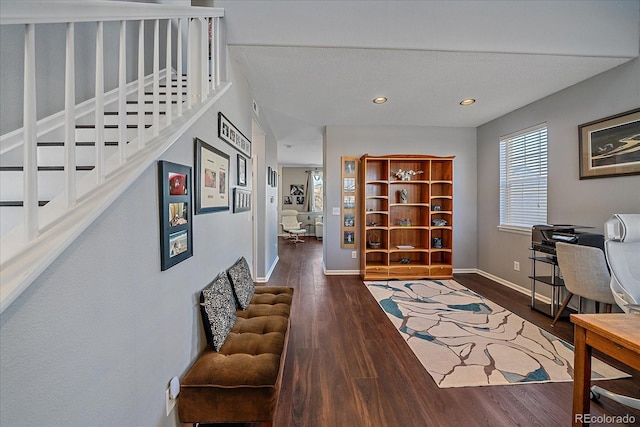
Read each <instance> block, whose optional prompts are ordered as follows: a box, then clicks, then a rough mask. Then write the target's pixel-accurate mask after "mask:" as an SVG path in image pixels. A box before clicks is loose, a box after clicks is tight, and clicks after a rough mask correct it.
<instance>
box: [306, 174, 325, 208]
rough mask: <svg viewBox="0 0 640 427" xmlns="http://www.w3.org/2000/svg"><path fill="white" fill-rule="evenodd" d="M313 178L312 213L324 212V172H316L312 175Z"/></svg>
mask: <svg viewBox="0 0 640 427" xmlns="http://www.w3.org/2000/svg"><path fill="white" fill-rule="evenodd" d="M312 176H313V198H312V201H313V204H312V205H311V206H310V209H309V210H310V211H311V212H322V209H323V200H324V199H323V197H322V193H323V182H322V172H321V171H320V172H317V171H314V172H313V173H312Z"/></svg>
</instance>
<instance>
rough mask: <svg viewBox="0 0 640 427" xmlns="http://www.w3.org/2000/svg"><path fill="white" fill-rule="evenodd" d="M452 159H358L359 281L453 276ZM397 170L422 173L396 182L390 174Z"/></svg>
mask: <svg viewBox="0 0 640 427" xmlns="http://www.w3.org/2000/svg"><path fill="white" fill-rule="evenodd" d="M453 159H454V157H453V156H450V157H436V156H425V155H388V156H370V155H364V156H362V157H361V158H360V183H361V189H360V192H359V194H360V203H359V206H360V212H361V216H360V217H361V221H360V230H361V232H360V235H361V236H362V238H361V239H360V274H361V276H362V277H363V279H365V280H383V279H385V280H386V279H415V278H434V279H436V278H437V279H446V278H451V277H453ZM399 170H403V171H409V170H412V171H415V172H417V171H422V173H419V174H416V175H412V176H410V179H409V180H402V179H400V178H397V177H396V175H395V172H397V171H399ZM403 190H404V193H405V194H404V197H403V196H402V195H401V193H402V192H403Z"/></svg>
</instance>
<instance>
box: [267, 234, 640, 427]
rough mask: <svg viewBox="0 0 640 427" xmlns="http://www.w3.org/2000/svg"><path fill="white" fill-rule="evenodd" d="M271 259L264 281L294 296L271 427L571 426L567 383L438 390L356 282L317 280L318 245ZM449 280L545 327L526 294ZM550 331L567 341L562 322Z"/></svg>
mask: <svg viewBox="0 0 640 427" xmlns="http://www.w3.org/2000/svg"><path fill="white" fill-rule="evenodd" d="M279 256H280V261H279V263H278V265H277V267H276V269H275V271H274V273H273V275H272V276H271V279H270V280H269V282H268V285H286V286H291V287H294V288H295V294H294V305H293V311H292V315H291V335H290V342H289V348H288V353H287V361H286V367H285V373H284V379H283V386H282V390H281V393H280V401H279V404H278V408H277V411H276V419H275V422H274V425H275V426H331V427H333V426H372V427H374V426H375V427H378V426H398V427H407V426H425V425H429V426H452V425H467V426H473V425H486V426H513V425H522V426H531V425H540V426H561V425H569V424H570V418H571V394H572V384H571V383H547V384H527V385H512V386H491V387H469V388H449V389H439V388H438V387H437V386H436V385H435V383H434V382H433V380H432V379H431V377H430V376H429V374H428V373H427V372H426V371H425V370H424V369H423V368H422V366H421V365H420V363H419V362H418V360H417V359H416V358H415V356H414V355H413V353H412V352H411V351H410V350H409V348H408V346H407V345H406V343H405V342H404V341H403V340H402V338H401V337H400V335H399V334H398V333H397V332H396V330H395V328H394V327H393V326H392V324H391V322H390V321H389V320H388V319H387V317H386V316H385V315H384V313H383V312H382V310H381V309H380V308H379V306H378V305H377V303H376V302H375V300H374V299H373V298H372V296H371V295H370V294H369V292H368V291H367V290H366V289H365V287H364V286H362V282H361V281H360V279H359V277H358V276H325V275H324V274H323V272H322V242H320V241H316V240H315V239H306V242H305V243H301V244H295V245H294V244H289V243H288V242H286V241H283V240H281V241H280V245H279ZM455 278H456V280H457V281H459V282H460V283H463V284H464V285H465V286H467V287H469V288H471V289H473V290H474V291H476V292H479V293H482V294H484V295H485V296H487V297H489V298H490V299H492V300H494V301H496V302H497V303H499V304H501V305H503V306H505V307H507V308H509V309H510V310H511V311H513V312H515V313H516V314H518V315H520V316H521V317H523V318H526V319H527V320H529V321H531V322H533V323H535V324H537V325H538V326H541V327H543V328H545V329H547V330H549V329H550V328H549V324H550V323H551V319H549V318H548V317H546V316H544V315H542V314H540V313H538V312H535V311H533V310H531V309H530V308H529V307H528V297H527V296H526V295H523V294H520V293H518V292H515V291H512V290H510V289H507V288H505V287H504V286H502V285H499V284H497V283H495V282H492V281H491V280H488V279H486V278H484V277H482V276H480V275H477V274H460V275H456V277H455ZM553 332H554V333H555V334H556V335H559V336H560V337H561V338H563V339H566V340H568V341H572V338H573V328H572V325H571V324H570V323H569V322H568V320H566V319H563V320H561V321H560V322H559V323H558V325H556V327H555V328H554V330H553ZM639 384H640V376H638V373H636V375H635V380H631V379H629V380H617V381H604V382H602V385H603V386H605V387H608V388H609V389H611V390H617V391H621V392H625V393H628V394H630V395H634V394H635V395H637V394H638V391H639ZM591 408H592V414H593V415H600V414H610V415H624V414H626V413H628V412H630V410H629V409H626V408H624V407H622V406H620V405H618V404H615V403H613V402H610V401H604V400H603V401H602V402H601V404H592V407H591ZM631 413H632V414H635V416H636V419H640V413H637V411H636V412H631ZM593 425H596V424H593ZM608 425H611V424H608Z"/></svg>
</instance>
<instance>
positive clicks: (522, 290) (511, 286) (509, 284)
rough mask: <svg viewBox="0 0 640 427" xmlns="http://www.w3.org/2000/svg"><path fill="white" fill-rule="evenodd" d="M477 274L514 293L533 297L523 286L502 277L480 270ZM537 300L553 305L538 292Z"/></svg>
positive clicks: (549, 299) (477, 270)
mask: <svg viewBox="0 0 640 427" xmlns="http://www.w3.org/2000/svg"><path fill="white" fill-rule="evenodd" d="M475 273H477V274H479V275H481V276H483V277H486V278H487V279H491V280H493V281H494V282H497V283H500V284H501V285H503V286H506V287H507V288H509V289H513V290H514V291H517V292H520V293H521V294H524V295H527V296H529V297H530V296H531V290H529V289H526V288H523V287H522V286H519V285H516V284H515V283H513V282H510V281H508V280H505V279H503V278H501V277H498V276H494V275H493V274H491V273H487V272H486V271H482V270H479V269H475ZM536 300H538V301H540V302H541V303H543V304H549V305H550V304H551V298H549V297H547V296H544V295H540V294H539V293H537V292H536Z"/></svg>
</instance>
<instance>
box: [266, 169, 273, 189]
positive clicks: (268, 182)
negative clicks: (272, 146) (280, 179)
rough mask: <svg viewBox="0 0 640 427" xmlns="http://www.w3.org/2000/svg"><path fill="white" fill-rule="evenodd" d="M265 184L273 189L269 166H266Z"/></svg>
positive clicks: (271, 173)
mask: <svg viewBox="0 0 640 427" xmlns="http://www.w3.org/2000/svg"><path fill="white" fill-rule="evenodd" d="M267 184H268V185H269V187H273V172H272V170H271V166H267Z"/></svg>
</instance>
